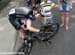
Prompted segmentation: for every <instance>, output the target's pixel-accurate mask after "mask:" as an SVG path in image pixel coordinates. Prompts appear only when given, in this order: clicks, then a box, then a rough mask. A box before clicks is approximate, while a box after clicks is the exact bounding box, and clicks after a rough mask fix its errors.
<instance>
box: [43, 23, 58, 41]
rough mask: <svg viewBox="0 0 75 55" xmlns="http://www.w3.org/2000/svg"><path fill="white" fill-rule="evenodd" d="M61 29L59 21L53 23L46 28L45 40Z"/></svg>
mask: <svg viewBox="0 0 75 55" xmlns="http://www.w3.org/2000/svg"><path fill="white" fill-rule="evenodd" d="M58 30H59V24H58V23H53V24H52V25H50V26H48V27H47V28H46V30H45V32H46V33H45V34H44V35H45V36H44V37H45V38H44V40H46V41H48V40H50V39H51V38H52V37H53V36H55V35H56V33H57V32H58Z"/></svg>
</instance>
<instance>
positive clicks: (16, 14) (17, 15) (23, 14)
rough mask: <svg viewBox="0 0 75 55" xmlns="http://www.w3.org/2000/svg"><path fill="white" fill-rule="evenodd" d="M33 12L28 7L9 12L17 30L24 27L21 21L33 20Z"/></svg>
mask: <svg viewBox="0 0 75 55" xmlns="http://www.w3.org/2000/svg"><path fill="white" fill-rule="evenodd" d="M32 15H33V11H31V9H28V8H27V7H19V8H15V9H12V10H10V12H9V21H10V23H11V24H12V25H13V26H14V27H15V29H16V30H18V29H19V28H20V26H21V25H22V23H21V19H22V18H23V19H24V18H25V19H30V20H32Z"/></svg>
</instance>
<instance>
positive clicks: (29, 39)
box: [17, 17, 59, 55]
mask: <svg viewBox="0 0 75 55" xmlns="http://www.w3.org/2000/svg"><path fill="white" fill-rule="evenodd" d="M45 18H47V17H45ZM41 28H42V29H44V31H45V32H44V33H43V35H39V34H38V33H33V32H30V31H28V30H26V31H25V33H26V34H27V35H26V38H25V39H24V43H23V44H22V46H21V47H20V48H19V49H18V51H17V52H21V53H23V54H17V55H29V54H30V52H31V49H32V47H33V43H34V41H35V40H38V41H42V42H48V43H51V41H50V39H51V38H52V37H53V36H55V34H56V33H57V32H58V30H59V24H58V23H50V20H49V19H46V22H45V23H44V26H42V27H41Z"/></svg>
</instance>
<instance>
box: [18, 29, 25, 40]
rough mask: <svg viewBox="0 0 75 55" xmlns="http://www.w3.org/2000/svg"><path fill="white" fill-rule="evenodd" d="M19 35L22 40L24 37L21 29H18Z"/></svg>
mask: <svg viewBox="0 0 75 55" xmlns="http://www.w3.org/2000/svg"><path fill="white" fill-rule="evenodd" d="M18 33H19V37H20V38H21V39H22V40H23V39H24V38H25V36H24V31H23V29H19V30H18Z"/></svg>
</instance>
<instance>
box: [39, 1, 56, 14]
mask: <svg viewBox="0 0 75 55" xmlns="http://www.w3.org/2000/svg"><path fill="white" fill-rule="evenodd" d="M40 5H41V14H42V15H51V14H52V12H51V8H52V6H54V5H55V3H53V2H52V1H50V0H49V1H47V3H45V2H44V1H43V2H41V4H40Z"/></svg>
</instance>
